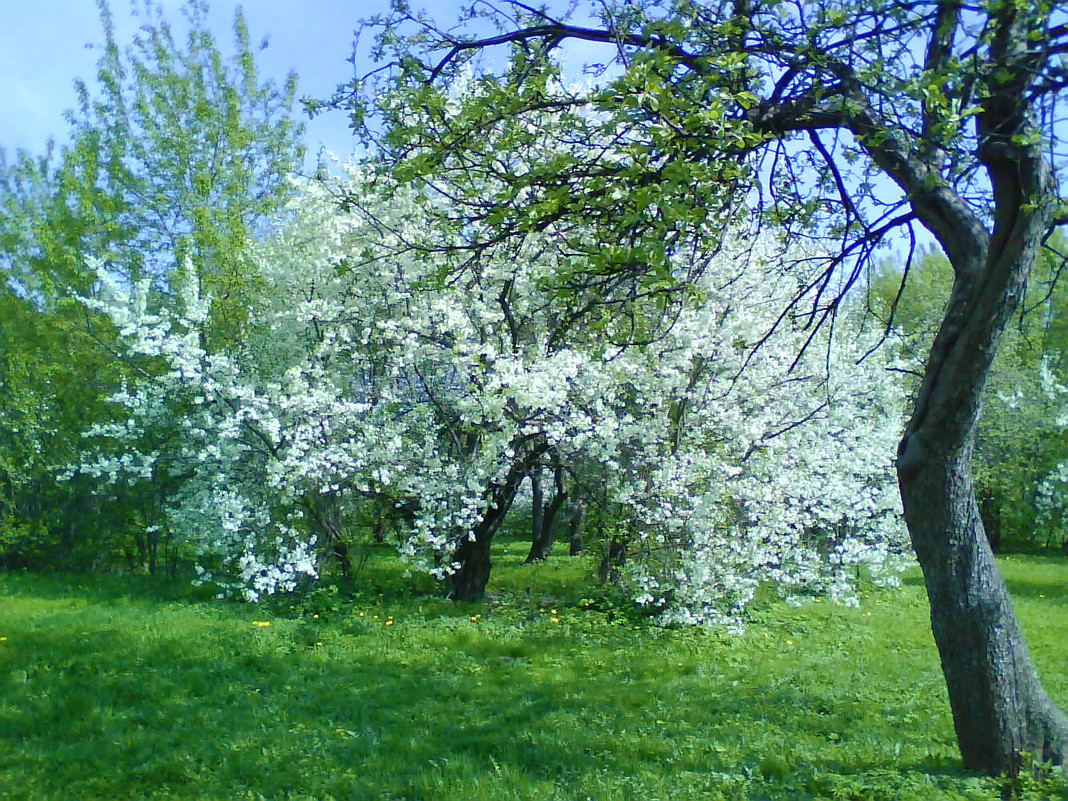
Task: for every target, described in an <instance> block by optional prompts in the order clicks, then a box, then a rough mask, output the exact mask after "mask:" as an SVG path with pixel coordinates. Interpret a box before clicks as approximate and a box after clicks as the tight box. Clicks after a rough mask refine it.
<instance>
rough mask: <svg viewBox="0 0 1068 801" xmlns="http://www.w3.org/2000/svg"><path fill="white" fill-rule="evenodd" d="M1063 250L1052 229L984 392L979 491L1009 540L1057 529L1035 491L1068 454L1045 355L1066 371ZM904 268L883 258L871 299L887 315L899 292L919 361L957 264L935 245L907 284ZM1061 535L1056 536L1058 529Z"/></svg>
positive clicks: (899, 317)
mask: <svg viewBox="0 0 1068 801" xmlns="http://www.w3.org/2000/svg"><path fill="white" fill-rule="evenodd" d="M1062 250H1063V241H1062V238H1061V237H1053V238H1052V239H1051V241H1050V244H1049V246H1048V247H1047V248H1046V249H1044V250H1043V251H1042V252H1041V254H1040V258H1039V259H1038V262H1037V264H1036V265H1035V267H1034V269H1033V270H1032V275H1031V279H1030V289H1029V294H1028V297H1027V299H1026V300H1025V302H1024V303H1023V304H1022V305H1021V307H1020V309H1019V311H1018V314H1017V316H1016V317H1015V318H1014V319H1013V320H1012V322H1011V323H1010V325H1009V326H1008V327H1007V328H1006V330H1005V334H1004V337H1003V339H1002V343H1001V346H1000V348H999V351H998V354H997V356H996V357H995V359H994V363H993V366H992V368H991V371H990V375H989V377H988V380H987V385H986V390H985V394H984V397H983V414H982V417H981V418H980V421H979V426H978V429H977V434H976V446H975V459H974V470H975V482H976V490H977V495H978V497H979V502H980V508H981V511H982V513H983V519H984V522H985V524H986V526H987V529H988V534H989V535H990V536H991V538H992V540H994V541H995V542H998V541H1006V542H1004V543H1003V544H1005V545H1007V544H1009V542H1012V543H1016V544H1017V545H1018V546H1019V545H1031V544H1034V543H1036V542H1037V543H1039V544H1044V543H1045V542H1046V541H1047V540H1048V539H1049V538H1050V537H1051V536H1052V535H1055V534H1056V533H1058V532H1055V531H1047V530H1045V529H1043V528H1042V527H1041V526H1040V525H1038V523H1037V522H1036V498H1037V489H1038V486H1039V484H1040V483H1041V482H1042V480H1043V478H1045V477H1046V476H1047V475H1048V474H1049V473H1050V471H1051V470H1052V469H1053V468H1054V467H1055V466H1056V465H1057V464H1058V463H1059V462H1060V461H1062V460H1063V459H1065V458H1068V431H1066V430H1065V428H1064V427H1063V426H1062V425H1061V424H1060V423H1059V421H1058V418H1059V417H1060V413H1061V406H1062V401H1061V400H1060V399H1059V398H1058V397H1051V396H1050V395H1049V394H1048V393H1047V392H1046V391H1045V390H1044V389H1043V387H1042V380H1041V372H1042V369H1043V365H1044V364H1045V365H1047V367H1048V368H1049V370H1050V372H1051V375H1052V376H1053V378H1055V379H1056V380H1058V381H1063V380H1064V378H1065V376H1066V375H1068V372H1066V368H1068V361H1066V357H1068V289H1066V288H1065V286H1064V283H1063V282H1059V281H1058V280H1057V279H1058V277H1059V272H1060V270H1061V269H1062V265H1063V257H1062V256H1061V255H1060V253H1061V251H1062ZM901 277H902V275H901V268H900V267H899V266H897V265H896V264H894V263H892V262H887V263H884V264H883V265H882V267H881V269H880V270H879V271H877V272H876V273H875V275H874V276H873V278H872V280H871V283H870V286H869V290H870V291H869V302H870V304H871V306H872V308H873V310H874V312H875V314H876V316H877V317H878V318H879V319H881V320H883V321H884V322H889V321H890V310H891V307H892V306H893V304H894V302H895V299H896V303H897V305H896V308H894V310H893V326H894V339H893V341H894V343H895V344H896V346H897V347H899V348H900V349H901V352H902V354H903V355H904V356H906V357H907V358H908V359H910V360H913V361H914V362H915V363H920V362H921V361H922V360H923V359H925V358H926V355H927V351H928V350H929V349H930V346H931V342H932V341H933V340H934V335H935V333H936V331H937V327H938V325H939V324H940V323H941V321H942V317H943V314H944V311H945V304H946V301H947V299H948V297H949V291H950V288H951V286H952V282H953V271H952V268H951V267H950V265H949V261H948V260H947V259H946V258H945V256H943V255H942V254H941V253H940V252H938V251H937V250H934V249H929V250H926V251H923V252H921V253H920V254H919V255H918V256H917V258H916V259H915V262H914V264H913V265H912V266H911V268H910V270H909V274H908V278H907V282H906V284H905V286H904V289H901ZM899 290H901V291H900V295H898V292H899ZM903 380H910V379H908V378H904V379H903ZM913 383H914V382H913ZM1057 522H1059V521H1057ZM1055 542H1056V544H1057V545H1059V544H1060V538H1059V537H1056V538H1055Z"/></svg>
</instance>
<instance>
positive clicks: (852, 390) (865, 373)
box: [81, 167, 902, 623]
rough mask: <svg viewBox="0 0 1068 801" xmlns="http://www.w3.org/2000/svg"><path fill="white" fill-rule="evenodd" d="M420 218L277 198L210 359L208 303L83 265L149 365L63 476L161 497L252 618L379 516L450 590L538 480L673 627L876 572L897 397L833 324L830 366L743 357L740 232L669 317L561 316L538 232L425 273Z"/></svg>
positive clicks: (757, 315)
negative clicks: (165, 300) (171, 296)
mask: <svg viewBox="0 0 1068 801" xmlns="http://www.w3.org/2000/svg"><path fill="white" fill-rule="evenodd" d="M338 197H342V198H352V197H359V198H360V202H359V203H352V202H348V203H344V204H339V201H338ZM431 203H434V201H433V200H432V199H429V198H427V197H426V195H425V194H423V193H420V192H418V191H413V190H412V189H411V188H410V187H405V186H403V185H400V184H395V183H388V182H386V181H385V180H384V179H383V178H382V177H381V176H375V175H374V174H373V173H371V172H368V171H365V170H363V169H360V168H356V167H351V168H349V173H348V177H347V178H346V179H345V181H344V182H343V183H342V185H340V186H334V185H332V184H331V183H330V182H326V181H310V182H305V183H304V184H302V185H301V187H300V193H299V197H298V199H297V200H295V201H294V202H293V203H292V204H291V205H290V207H289V208H288V209H287V212H286V214H285V215H284V216H283V218H282V219H280V221H279V224H278V227H277V230H276V231H275V233H274V234H273V235H272V236H271V237H270V238H268V239H267V240H265V241H264V242H263V243H261V244H259V245H257V246H254V247H253V248H252V250H251V253H252V254H253V261H254V263H255V264H256V269H257V275H256V282H257V283H258V284H260V285H261V286H262V287H263V291H262V293H261V294H260V296H259V298H258V300H257V302H256V303H255V304H254V305H253V306H252V308H251V309H250V310H249V315H248V323H247V326H246V329H247V330H246V331H245V332H244V334H243V336H242V338H241V342H242V343H243V344H242V346H241V347H240V348H239V349H238V348H235V349H232V350H230V351H227V352H220V353H210V352H208V351H207V350H205V349H204V348H203V346H202V341H203V340H202V335H201V332H202V329H203V326H204V325H205V322H206V321H207V320H208V319H209V300H208V299H206V298H201V297H199V296H198V295H197V294H196V293H195V292H193V291H187V292H186V294H185V295H184V300H183V301H182V303H181V304H179V305H180V311H175V312H173V313H172V312H167V311H160V312H154V313H153V312H151V311H150V310H149V308H148V306H147V304H146V302H145V298H144V292H143V291H137V290H134V291H131V290H130V289H128V288H126V287H125V286H123V285H122V284H120V283H117V282H114V281H110V279H109V277H108V275H107V271H106V269H102V271H101V280H102V281H104V282H106V283H108V287H107V290H106V291H105V292H103V293H102V297H103V299H102V300H95V301H88V302H89V303H90V304H91V305H94V306H97V307H99V308H101V309H103V310H104V311H106V312H107V313H108V314H109V315H110V316H111V318H112V319H113V321H114V322H115V324H116V326H117V327H118V328H119V330H120V332H121V334H122V336H123V338H124V341H125V342H126V345H127V348H128V350H129V353H130V354H131V355H132V356H134V357H136V358H139V359H146V358H147V359H153V360H162V361H163V362H165V363H166V365H167V369H165V370H163V371H159V370H157V371H154V372H146V375H145V378H144V379H143V380H142V381H140V382H138V383H137V384H136V385H133V386H131V387H130V388H127V389H124V390H123V391H121V392H120V393H118V394H117V395H116V396H115V398H114V400H115V401H116V402H117V403H119V404H121V405H122V406H123V407H124V408H125V409H126V415H125V419H123V421H122V422H121V423H118V424H116V425H111V426H98V427H96V428H95V429H94V430H93V431H91V432H90V434H91V435H92V436H95V437H103V438H107V439H110V440H121V441H122V442H123V443H125V446H126V447H124V448H123V449H122V454H121V456H106V455H104V456H101V457H100V458H97V459H90V460H87V462H86V463H85V464H84V465H82V467H81V470H83V471H88V472H92V473H94V474H97V475H100V476H106V477H108V478H109V479H110V480H120V479H123V480H126V479H130V478H132V479H133V480H154V481H158V480H160V476H161V475H163V474H166V475H167V476H179V477H181V480H180V482H179V483H178V485H177V488H176V491H175V492H174V494H173V496H172V499H171V503H170V505H169V507H168V510H167V519H166V521H165V524H166V525H169V526H172V527H175V528H176V529H180V530H181V531H182V532H183V533H184V535H185V537H186V538H187V539H188V540H189V541H191V542H196V543H197V544H198V545H199V547H200V549H201V552H202V564H203V565H204V567H203V568H202V569H203V570H204V571H205V572H206V573H208V572H210V573H211V576H210V578H212V579H213V580H216V581H219V582H221V583H224V584H228V585H229V586H231V587H235V588H240V589H242V591H243V592H244V593H245V595H246V597H249V598H251V599H255V598H257V597H259V595H260V594H262V593H264V592H273V591H275V590H278V589H286V588H290V587H292V586H295V584H296V582H297V581H299V580H300V579H301V577H302V576H313V575H315V574H316V572H317V564H318V562H319V561H320V560H321V558H322V557H323V555H324V554H326V553H339V552H340V555H342V556H343V555H344V552H343V545H344V542H345V539H346V528H347V526H348V525H349V524H350V523H351V519H352V515H353V514H356V513H358V511H359V509H360V506H361V504H365V503H369V502H373V503H383V502H385V503H386V506H387V508H389V509H392V510H393V511H394V513H395V514H396V515H397V516H398V517H399V518H400V520H401V522H402V529H403V538H402V545H401V551H402V555H403V556H404V557H405V558H406V559H408V560H409V561H410V562H411V563H412V564H414V565H417V566H419V567H421V568H423V569H425V570H428V571H430V572H432V573H433V574H435V575H437V576H439V577H440V578H442V579H444V580H445V581H446V582H447V583H448V586H449V589H450V592H451V594H452V595H453V596H454V597H457V598H473V597H477V596H478V595H480V594H481V593H482V592H483V591H484V590H485V587H486V583H487V581H488V579H489V572H490V560H489V552H490V551H489V549H490V544H491V542H492V539H493V537H494V534H495V533H496V532H497V531H498V530H499V528H500V526H501V524H502V522H503V521H504V519H505V517H506V516H507V514H508V513H509V510H510V509H511V507H512V504H513V501H514V499H515V497H516V494H517V491H518V489H519V486H520V484H521V482H522V481H523V480H524V478H525V477H527V476H528V475H530V474H531V473H532V472H533V471H535V470H536V469H539V467H540V465H542V464H547V463H552V464H555V465H556V466H558V467H559V468H560V469H561V470H562V471H564V472H568V471H573V470H574V469H578V468H579V467H581V470H582V473H583V476H584V480H585V481H586V482H587V483H589V481H590V477H591V476H593V477H595V479H596V481H595V483H596V485H597V486H598V487H599V488H600V489H599V492H601V494H602V501H603V503H605V504H607V505H610V507H611V509H612V510H613V514H614V515H615V516H616V517H617V521H618V526H619V528H620V529H621V530H625V531H626V532H627V535H626V537H625V542H623V543H622V544H623V546H624V547H625V548H627V549H628V550H629V551H630V552H631V554H632V559H631V561H630V564H629V569H628V570H626V571H624V572H623V573H622V576H623V578H624V580H625V581H628V582H630V583H631V585H632V587H633V588H634V590H635V593H636V595H637V596H638V597H639V598H640V599H641V600H644V601H646V602H649V603H656V604H658V605H661V606H663V607H664V608H665V614H666V615H667V616H668V617H669V618H672V619H677V620H708V621H718V622H728V623H736V622H737V620H738V615H739V613H740V611H741V610H742V609H743V608H744V606H745V604H746V603H747V602H748V600H749V599H750V598H751V597H752V594H753V591H754V590H755V588H756V587H757V586H758V585H759V584H760V583H762V582H767V581H771V582H774V583H776V584H777V585H779V586H780V587H781V588H782V589H783V591H784V592H788V593H792V594H798V593H813V592H829V593H830V594H832V595H834V596H836V597H843V598H848V597H849V594H850V588H851V581H852V578H853V577H854V576H855V572H856V571H855V568H856V567H857V566H858V565H866V566H867V567H868V568H870V570H871V571H872V572H873V573H874V574H876V575H880V576H885V575H888V574H889V572H891V571H892V568H893V567H894V566H895V564H896V562H897V561H898V560H897V556H898V555H899V553H900V551H901V547H902V540H901V536H900V535H901V529H900V525H899V522H898V516H897V507H896V500H895V496H894V493H893V491H892V487H893V481H892V472H891V465H890V462H889V459H888V457H887V451H886V448H885V447H884V446H885V445H886V444H887V442H888V441H890V440H891V439H893V438H894V437H895V436H896V435H897V430H898V427H899V425H900V421H901V417H900V398H898V397H897V396H896V395H895V393H894V390H893V386H894V385H893V383H892V382H888V381H886V380H884V379H885V376H884V375H883V374H882V371H883V369H884V367H885V365H884V364H883V363H882V361H881V358H880V357H878V356H875V357H872V358H869V359H867V360H865V361H861V362H860V363H859V364H858V363H857V362H858V360H859V358H860V356H862V355H863V353H864V346H865V343H866V342H867V334H866V333H865V332H864V331H863V330H862V329H861V328H860V324H859V321H858V320H856V319H847V318H848V315H843V319H842V322H841V325H842V326H843V327H851V328H852V329H855V330H854V331H853V333H854V334H855V338H854V342H853V344H851V345H848V346H835V347H833V348H830V349H829V350H828V349H827V347H821V348H811V349H810V353H811V358H809V359H806V360H804V361H803V362H801V363H800V364H794V360H795V358H796V355H797V351H798V348H799V345H800V343H801V342H802V341H803V340H804V339H805V338H806V337H808V336H809V333H808V332H805V331H803V330H802V329H801V326H796V327H795V326H793V325H791V324H784V325H782V326H780V328H779V331H778V333H777V334H776V335H775V336H774V337H773V338H771V339H768V340H766V341H764V342H763V343H762V347H761V348H760V350H759V351H758V352H757V354H756V355H754V353H753V348H752V345H753V344H754V343H756V342H757V340H758V339H759V338H760V337H761V336H762V334H763V333H764V332H765V331H766V330H767V327H768V324H769V323H770V318H769V315H773V314H775V313H777V312H776V304H777V301H779V300H781V299H782V297H784V296H785V295H788V294H789V293H790V292H793V291H794V290H795V289H796V287H795V285H794V282H795V281H796V277H792V276H788V275H786V274H784V272H783V271H782V269H781V266H780V263H781V257H782V253H781V245H780V244H779V243H777V242H776V240H775V239H774V238H772V237H768V236H764V237H761V238H759V239H756V240H754V241H752V242H742V241H740V240H741V238H742V237H744V236H745V234H744V233H742V232H739V233H738V237H739V241H738V242H737V243H734V244H725V245H724V246H723V248H722V249H721V250H720V252H719V253H718V254H716V255H715V256H710V257H708V259H707V261H708V266H707V268H706V269H704V270H703V271H702V273H701V274H700V277H699V278H695V281H694V284H693V286H692V287H691V291H692V292H693V295H694V298H693V299H692V302H688V303H685V304H680V303H677V302H676V301H675V300H674V299H672V297H671V296H670V295H664V294H658V293H649V294H647V295H646V296H645V297H634V296H632V294H631V290H632V287H631V286H630V285H629V284H623V285H621V286H619V287H613V286H611V285H602V286H598V287H596V288H595V291H594V290H591V291H590V293H589V294H588V295H587V296H586V297H585V299H583V297H582V295H581V293H580V294H578V295H575V294H572V295H566V296H561V295H559V293H557V292H556V291H555V288H554V284H553V281H552V278H553V276H554V275H556V274H557V273H558V271H559V270H560V269H561V264H562V262H564V261H565V260H566V259H568V258H570V255H569V253H568V252H567V250H566V248H565V247H562V245H561V243H562V242H563V243H566V240H565V239H562V238H557V237H555V236H554V235H553V232H552V231H546V232H532V233H531V234H530V235H529V236H527V237H525V238H524V240H523V243H522V247H521V248H520V249H519V250H518V251H516V252H514V253H513V254H512V257H511V258H509V259H501V260H499V261H495V262H493V263H492V264H489V265H483V268H482V269H480V270H478V271H470V272H464V270H463V264H462V263H455V262H454V263H449V262H448V261H447V259H448V258H449V257H448V256H436V255H435V254H434V252H433V248H434V247H435V246H436V244H439V243H440V242H441V237H443V236H446V237H447V236H449V235H450V234H449V233H448V232H447V231H444V232H443V231H442V230H441V229H440V228H439V227H436V225H435V228H434V230H433V231H428V229H427V226H428V225H429V224H430V221H429V220H428V213H427V205H428V204H431ZM437 211H440V209H438V210H437ZM461 235H462V234H461ZM701 258H705V257H704V256H701ZM677 269H678V270H683V269H685V265H683V264H681V263H680V264H679V266H678V268H677ZM593 300H595V301H596V302H595V303H593ZM612 302H615V303H617V304H618V306H619V307H620V308H623V309H624V310H625V313H623V314H619V313H617V312H616V311H615V310H613V309H611V308H610V307H609V306H608V304H611V303H612ZM579 323H581V324H579ZM668 323H670V324H668ZM823 344H824V345H827V346H828V347H829V343H823ZM827 359H830V360H831V361H832V362H833V364H832V365H831V366H830V369H828V364H827V362H826V360H827ZM747 361H748V365H746V362H747ZM743 367H745V368H746V369H744V370H743V369H742V368H743ZM791 367H793V369H792V370H791V369H790V368H791ZM817 444H818V445H817ZM572 479H573V476H572V477H569V479H568V480H569V481H571V480H572ZM339 546H341V547H340V549H339ZM212 565H214V566H215V567H214V569H212V567H211V566H212ZM205 578H208V576H205Z"/></svg>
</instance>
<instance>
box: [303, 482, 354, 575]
mask: <svg viewBox="0 0 1068 801" xmlns="http://www.w3.org/2000/svg"><path fill="white" fill-rule="evenodd" d="M304 507H305V509H307V511H308V512H309V514H310V515H311V519H312V523H313V524H314V525H315V530H316V532H317V533H318V535H319V538H320V541H321V542H322V545H323V548H322V550H321V551H320V554H321V555H322V556H323V557H329V556H332V557H333V558H334V559H336V560H337V564H338V567H339V568H340V569H341V575H342V576H344V577H345V578H347V579H348V578H352V563H351V561H350V560H349V545H348V543H347V542H345V535H344V533H343V532H342V530H341V528H342V526H341V524H342V518H341V500H340V499H339V498H338V497H337V496H336V495H317V496H315V497H312V498H309V499H308V500H307V501H306V502H305V504H304Z"/></svg>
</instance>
